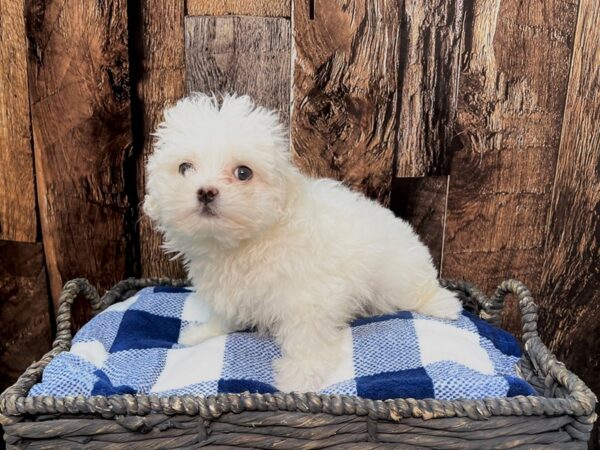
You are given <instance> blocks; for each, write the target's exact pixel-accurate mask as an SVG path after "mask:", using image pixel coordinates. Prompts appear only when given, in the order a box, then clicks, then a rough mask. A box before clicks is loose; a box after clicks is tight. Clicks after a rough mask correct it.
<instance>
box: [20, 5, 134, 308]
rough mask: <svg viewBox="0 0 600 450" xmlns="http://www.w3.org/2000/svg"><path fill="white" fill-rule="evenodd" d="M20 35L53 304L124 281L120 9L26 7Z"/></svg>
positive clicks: (124, 60)
mask: <svg viewBox="0 0 600 450" xmlns="http://www.w3.org/2000/svg"><path fill="white" fill-rule="evenodd" d="M27 28H28V36H29V38H30V43H31V47H30V52H29V77H30V83H29V84H30V95H31V105H32V126H33V134H34V153H35V162H36V175H37V188H38V198H39V208H40V220H41V225H42V234H43V242H44V251H45V256H46V264H47V269H48V271H49V278H50V288H51V292H52V297H53V299H54V301H55V304H56V302H57V301H58V297H59V294H60V290H61V288H62V285H63V283H64V282H66V281H67V280H68V279H70V278H75V277H86V278H88V279H89V280H90V281H91V282H92V283H93V284H95V285H97V286H99V287H100V288H108V287H110V286H111V285H112V284H113V283H115V282H116V281H118V280H119V279H121V278H123V277H124V276H125V272H126V268H125V251H126V241H125V230H124V217H125V214H126V211H127V208H128V207H129V205H128V202H127V198H126V195H125V193H124V191H125V187H124V186H125V182H124V173H123V164H124V160H125V157H126V154H127V152H128V151H129V149H130V146H131V133H130V113H129V106H130V105H129V85H128V83H129V73H128V55H127V16H126V2H125V0H109V1H105V2H102V3H88V2H86V3H85V4H84V3H82V2H80V1H79V0H67V1H55V0H45V1H36V2H33V1H29V2H28V6H27ZM56 306H57V305H56Z"/></svg>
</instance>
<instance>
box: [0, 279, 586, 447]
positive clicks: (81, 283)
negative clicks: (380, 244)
mask: <svg viewBox="0 0 600 450" xmlns="http://www.w3.org/2000/svg"><path fill="white" fill-rule="evenodd" d="M442 283H443V284H444V285H445V286H447V287H448V288H450V289H453V290H455V291H458V292H460V293H462V294H463V295H464V296H466V297H467V299H470V300H472V301H475V303H476V304H475V307H476V309H478V310H479V311H478V312H479V315H480V317H482V318H484V319H486V320H488V321H490V322H492V323H496V324H497V323H498V322H499V320H500V312H501V310H502V307H503V305H504V298H505V296H506V295H507V294H509V293H512V294H514V295H515V296H516V297H517V300H518V303H519V308H520V311H521V317H522V323H523V343H524V354H523V358H522V359H521V361H520V365H519V369H520V371H521V373H522V375H523V376H524V378H525V379H528V380H530V382H532V384H534V386H535V387H536V388H538V389H542V390H543V394H544V396H527V397H525V396H519V397H512V398H487V399H482V400H452V401H447V400H435V399H423V400H416V399H402V398H398V399H391V400H386V401H379V400H377V401H374V400H369V399H363V398H360V397H350V396H337V395H319V394H315V393H280V392H278V393H275V394H250V393H243V394H219V395H216V396H208V397H202V396H191V395H185V396H173V397H168V398H166V397H162V398H161V397H156V396H152V395H145V394H138V395H115V396H110V397H101V396H94V397H83V396H78V397H64V398H56V397H49V396H39V397H28V396H27V393H28V392H29V390H30V389H31V387H32V386H33V385H34V384H35V383H37V382H38V381H39V380H40V378H41V374H42V371H43V369H44V368H45V366H46V365H47V364H48V363H49V362H50V361H51V360H52V358H54V357H55V356H56V355H57V354H59V353H60V352H62V351H66V350H68V349H69V348H70V345H71V339H72V336H71V306H72V304H73V302H74V300H75V299H76V298H77V297H79V296H83V297H85V298H86V299H88V300H89V301H90V303H91V305H92V310H93V312H94V314H97V313H98V312H100V311H102V310H104V309H105V308H107V307H108V306H110V305H111V304H113V303H114V302H117V301H120V300H124V299H125V298H127V297H129V296H131V295H132V294H133V293H135V292H136V291H137V290H139V289H141V288H143V287H146V286H152V285H173V286H186V285H187V283H186V282H185V281H183V280H175V281H173V280H169V279H166V278H155V279H133V278H130V279H127V280H124V281H121V282H119V283H117V284H116V285H115V286H114V287H113V288H111V289H110V290H109V291H107V292H106V293H105V294H104V296H102V297H100V296H99V294H98V292H97V291H96V289H95V288H94V287H93V286H91V285H90V283H89V282H88V281H87V280H84V279H74V280H71V281H69V282H67V283H66V284H65V286H64V288H63V291H62V294H61V297H60V304H59V309H58V313H57V317H56V322H57V333H56V338H55V340H54V343H53V346H52V349H51V350H50V351H49V352H48V353H47V354H45V355H44V356H43V357H42V358H41V359H40V360H39V361H37V362H35V363H33V364H32V365H31V366H29V367H28V368H27V369H26V370H25V372H24V373H23V375H21V377H20V378H19V379H18V380H17V381H16V382H15V384H14V385H13V386H11V387H9V388H8V389H6V390H5V391H4V392H3V393H2V394H0V423H2V424H4V425H9V424H13V423H17V422H19V421H21V420H23V419H24V418H25V417H26V416H27V415H48V414H50V415H53V414H67V415H68V414H98V415H101V416H102V417H105V418H110V417H114V416H121V415H138V416H144V415H147V414H149V413H162V414H167V415H174V414H185V415H199V416H201V417H203V418H205V419H208V420H210V419H216V418H218V417H220V416H221V415H222V414H225V413H229V412H233V413H240V412H243V411H298V412H305V413H308V412H312V413H327V414H332V415H357V416H369V417H373V418H374V419H385V420H392V421H398V420H400V419H402V418H408V417H415V418H422V419H432V418H448V417H468V418H470V419H474V420H481V419H486V418H488V417H491V416H533V415H547V416H558V415H570V416H574V417H575V418H576V421H574V422H573V426H572V427H571V429H570V430H569V433H571V434H572V435H573V437H574V438H576V439H581V438H582V437H585V436H586V435H588V436H589V433H590V432H591V429H592V426H593V423H594V422H595V420H596V414H595V412H594V410H595V406H596V402H597V399H596V397H595V395H594V394H593V393H592V392H591V390H590V389H589V388H588V387H587V386H586V385H585V383H583V381H582V380H580V379H579V378H578V377H577V376H576V375H575V374H573V373H572V372H570V371H569V370H568V369H567V368H566V367H565V366H564V364H562V363H561V362H559V361H558V360H557V359H556V357H555V356H554V355H553V354H552V353H551V352H550V351H549V350H548V348H547V347H546V346H545V345H544V343H543V342H542V341H541V339H540V338H539V336H538V333H537V318H538V316H537V311H538V309H537V306H536V305H535V303H534V302H533V298H532V296H531V293H530V292H529V290H528V289H527V288H526V287H525V286H524V285H523V283H521V282H519V281H517V280H507V281H504V282H503V283H502V284H501V285H500V286H499V287H498V289H497V291H496V293H495V295H494V296H493V297H491V298H488V297H486V296H485V295H483V294H482V293H481V292H480V291H479V290H477V289H476V288H475V287H474V286H472V285H471V284H469V283H466V282H463V281H443V282H442ZM540 376H541V377H540ZM536 381H537V382H536ZM540 381H541V382H540Z"/></svg>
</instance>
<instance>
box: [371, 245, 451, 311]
mask: <svg viewBox="0 0 600 450" xmlns="http://www.w3.org/2000/svg"><path fill="white" fill-rule="evenodd" d="M389 261H390V262H389V263H388V264H386V266H385V267H383V268H382V270H381V271H380V273H379V277H378V283H377V286H376V287H375V290H376V292H377V293H378V295H377V301H375V305H374V306H375V310H376V311H377V312H379V313H389V312H392V311H395V310H409V311H415V312H418V313H421V314H426V315H428V316H432V317H439V318H440V319H453V320H454V319H458V317H459V315H460V312H461V311H462V304H461V302H460V301H459V299H458V297H457V296H456V294H454V293H452V292H450V291H449V290H447V289H444V288H443V287H441V286H440V284H439V281H438V279H437V272H436V270H435V267H434V265H433V263H432V262H431V258H430V256H429V252H428V251H427V250H426V248H425V247H424V246H423V247H422V248H418V251H414V252H413V253H412V254H410V255H409V256H408V257H407V255H406V254H402V253H401V252H400V251H396V252H394V253H393V254H392V255H391V257H390V259H389Z"/></svg>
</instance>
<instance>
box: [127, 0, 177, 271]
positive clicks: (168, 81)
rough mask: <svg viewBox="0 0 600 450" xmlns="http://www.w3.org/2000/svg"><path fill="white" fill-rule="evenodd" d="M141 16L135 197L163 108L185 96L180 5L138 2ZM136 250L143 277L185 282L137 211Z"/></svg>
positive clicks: (140, 190)
mask: <svg viewBox="0 0 600 450" xmlns="http://www.w3.org/2000/svg"><path fill="white" fill-rule="evenodd" d="M140 14H141V17H139V18H136V20H137V27H139V36H140V38H141V46H140V47H141V48H140V53H141V54H139V55H138V58H140V62H141V70H140V71H141V76H142V78H141V79H140V80H138V84H137V86H136V92H137V96H138V98H139V100H140V101H141V106H142V115H143V117H141V121H142V142H140V143H138V145H139V146H140V148H139V149H138V152H141V157H140V158H139V160H138V162H139V165H138V196H139V199H140V200H142V199H143V198H144V192H145V177H146V174H145V165H146V162H147V161H148V157H149V156H150V155H151V154H152V142H153V140H152V137H151V133H152V132H153V131H154V130H155V129H156V126H157V125H158V124H159V123H160V122H161V120H162V118H163V110H164V108H165V107H167V106H169V105H172V104H174V103H175V102H176V101H177V100H179V99H180V98H181V97H183V96H184V95H185V59H184V56H185V50H184V23H183V22H184V2H182V1H173V0H141V7H140ZM139 240H140V242H139V245H140V259H141V274H142V276H144V277H171V278H184V277H185V271H184V270H183V267H182V266H181V264H180V263H179V262H178V261H171V260H170V259H169V258H168V257H167V256H166V255H165V253H164V251H163V250H162V248H161V244H162V235H161V234H160V233H158V232H156V231H154V230H153V227H152V224H151V223H150V220H149V218H148V217H147V216H145V215H144V213H143V211H140V221H139Z"/></svg>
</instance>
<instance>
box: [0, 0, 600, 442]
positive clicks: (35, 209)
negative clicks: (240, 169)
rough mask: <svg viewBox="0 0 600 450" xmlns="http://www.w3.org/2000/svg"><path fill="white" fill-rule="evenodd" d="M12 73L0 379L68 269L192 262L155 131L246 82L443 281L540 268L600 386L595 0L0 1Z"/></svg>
mask: <svg viewBox="0 0 600 450" xmlns="http://www.w3.org/2000/svg"><path fill="white" fill-rule="evenodd" d="M0 83H1V85H0V322H1V327H0V389H2V388H4V387H6V386H7V385H9V384H10V383H11V382H12V381H13V380H14V379H15V378H16V377H17V375H18V374H19V372H21V371H22V370H23V369H24V368H25V367H26V366H27V365H28V364H29V363H31V362H32V361H33V360H35V359H36V358H38V357H39V356H40V355H42V354H43V353H44V352H45V351H46V350H48V348H49V345H50V340H51V336H52V331H53V330H52V327H53V325H52V318H53V314H54V310H55V308H56V302H57V299H58V296H59V292H60V289H61V286H62V284H63V283H64V282H65V281H66V280H68V279H70V278H73V277H81V276H83V277H87V278H89V279H90V280H91V281H92V282H93V283H95V284H96V285H98V286H99V287H100V288H101V289H105V288H107V287H109V286H110V285H112V284H113V283H115V282H116V281H118V280H120V279H122V278H124V277H127V276H151V275H163V276H181V275H182V271H181V268H180V266H179V265H178V264H177V263H173V262H170V261H168V260H167V259H166V258H165V257H164V256H163V255H162V252H161V250H160V248H159V245H160V236H158V235H157V234H156V233H154V232H153V231H152V229H151V227H150V225H149V223H148V221H147V220H146V219H145V218H144V217H143V215H142V214H141V212H140V210H139V206H138V205H139V201H140V199H141V198H142V197H143V193H144V181H145V180H144V172H143V166H144V162H145V160H146V158H147V157H148V155H149V154H150V152H151V151H152V147H151V138H150V136H149V133H150V132H151V131H152V130H153V128H154V127H155V126H156V124H157V123H158V121H159V120H160V117H161V110H162V108H163V107H164V106H165V105H166V104H169V103H172V102H173V101H175V100H177V99H178V98H180V97H181V96H183V95H185V93H186V92H189V91H195V90H201V91H210V90H214V91H222V90H227V91H232V90H235V91H238V92H241V93H249V94H251V95H253V96H254V97H256V98H257V99H258V100H259V101H260V102H262V103H264V104H265V105H267V106H269V107H273V108H277V109H279V110H280V111H281V115H282V117H283V119H284V120H285V121H287V122H288V123H289V124H290V129H291V139H292V147H293V152H294V155H295V159H296V161H297V163H298V165H299V166H300V167H301V168H302V170H304V171H305V172H306V173H310V174H313V175H320V176H330V177H334V178H339V179H343V180H345V181H346V182H348V183H349V184H351V185H352V186H354V187H356V188H357V189H360V190H362V191H363V192H365V193H366V194H367V195H369V196H371V197H373V198H376V199H378V200H379V201H380V202H382V203H383V204H385V205H388V206H390V207H391V208H392V209H393V210H394V211H395V212H396V213H397V214H399V215H401V216H402V217H405V218H406V219H408V220H409V221H410V222H411V223H412V224H413V225H414V226H415V227H416V229H417V230H418V232H419V233H420V234H421V236H422V237H423V239H424V240H425V242H426V243H427V244H428V245H429V247H430V248H431V251H432V253H433V255H434V259H435V261H436V263H437V264H438V266H439V267H440V272H441V275H442V276H443V277H449V278H465V279H468V280H471V281H473V282H474V283H476V284H478V285H479V286H481V287H482V288H483V289H484V290H486V291H488V292H491V291H492V290H493V289H494V288H495V286H496V285H497V284H498V283H499V282H500V281H501V280H503V279H505V278H508V277H516V278H520V279H522V280H523V281H525V282H526V283H527V284H529V286H530V287H531V289H532V291H533V292H534V294H535V297H536V298H537V301H538V303H539V304H540V307H541V321H542V323H541V332H542V335H543V338H544V340H545V341H546V342H547V343H548V344H549V345H550V347H551V348H552V350H553V351H555V352H556V353H557V354H558V355H559V357H560V358H561V359H562V360H564V361H565V362H566V364H567V365H568V366H569V367H570V368H572V369H573V370H574V371H575V372H576V373H578V374H579V375H580V376H581V377H582V378H583V379H584V380H585V381H586V382H587V383H589V384H590V386H591V387H592V389H595V391H596V392H600V375H599V374H600V292H599V291H600V6H599V4H598V3H597V0H570V1H564V0H529V1H522V0H428V1H426V2H425V1H422V0H369V1H367V0H253V1H252V2H250V1H248V0H187V1H183V0H129V1H125V0H97V1H92V0H60V1H59V0H0ZM80 314H81V316H80V320H84V318H85V308H80ZM504 325H505V326H506V327H507V328H508V329H509V330H511V331H513V332H516V333H517V334H518V328H519V318H518V315H517V313H516V309H515V306H514V305H513V304H511V305H510V308H509V309H508V311H507V313H506V315H505V320H504ZM594 441H595V443H596V444H595V445H596V447H595V448H600V443H598V436H597V434H596V436H595V438H594Z"/></svg>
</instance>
